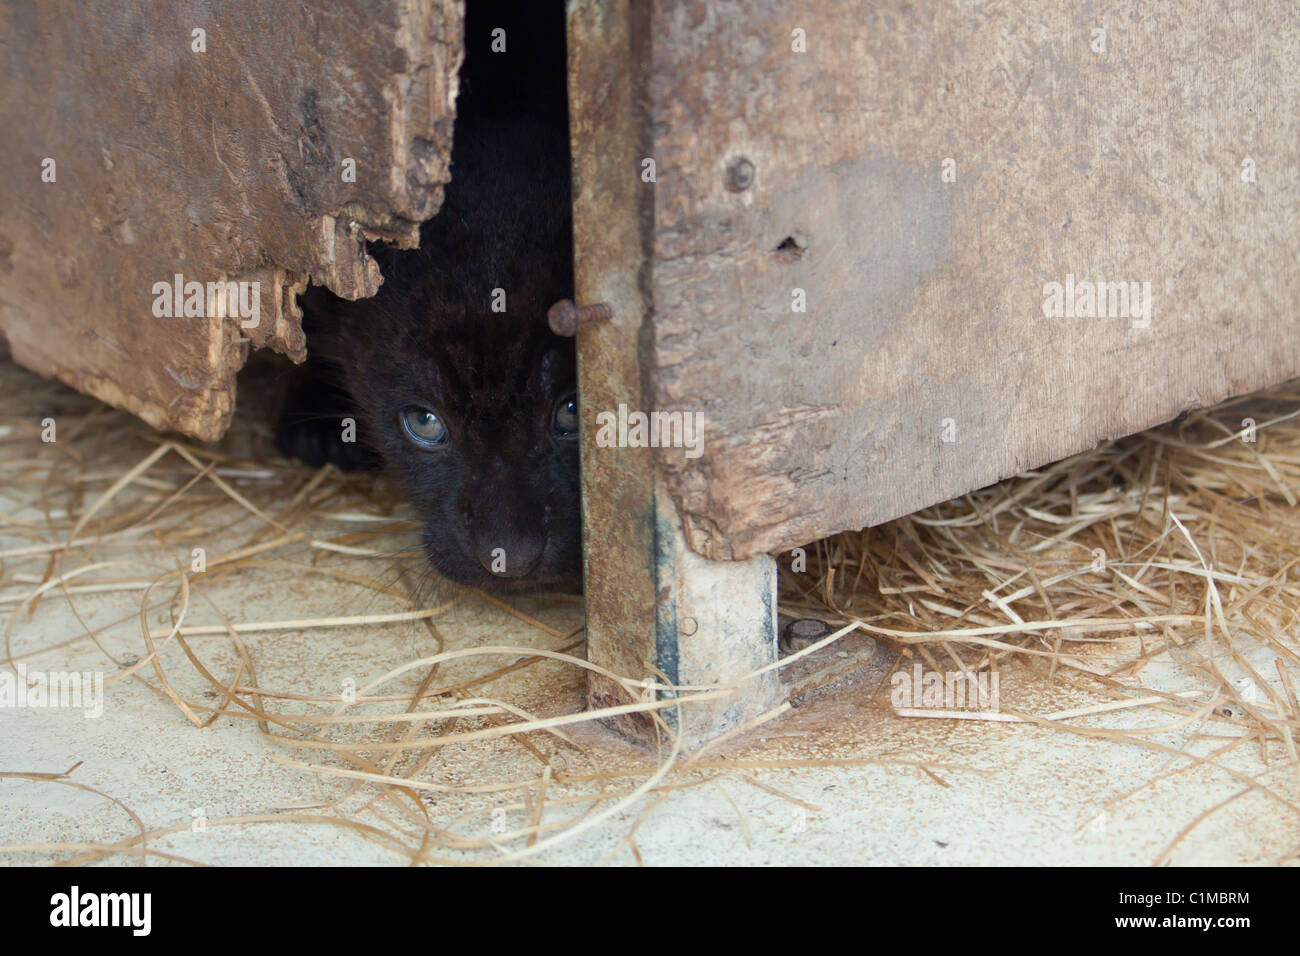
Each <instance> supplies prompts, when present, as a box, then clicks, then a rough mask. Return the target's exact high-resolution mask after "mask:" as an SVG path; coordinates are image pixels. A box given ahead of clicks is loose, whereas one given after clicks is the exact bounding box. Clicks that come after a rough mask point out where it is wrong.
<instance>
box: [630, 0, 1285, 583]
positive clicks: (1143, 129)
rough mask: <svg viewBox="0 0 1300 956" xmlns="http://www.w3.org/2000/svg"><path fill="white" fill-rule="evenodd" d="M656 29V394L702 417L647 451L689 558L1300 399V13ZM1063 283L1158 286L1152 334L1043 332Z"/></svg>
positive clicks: (815, 15) (994, 16)
mask: <svg viewBox="0 0 1300 956" xmlns="http://www.w3.org/2000/svg"><path fill="white" fill-rule="evenodd" d="M653 20H654V22H653V24H652V26H651V32H650V35H651V37H652V42H653V48H652V52H651V62H650V65H649V67H648V70H649V80H648V93H647V100H648V109H649V112H650V116H649V117H648V119H647V122H648V124H649V126H648V132H649V134H650V137H651V139H652V143H651V145H650V147H649V149H650V150H651V153H650V155H653V156H654V158H655V159H656V162H657V166H658V182H657V184H656V185H655V186H654V191H655V193H654V196H655V198H654V255H653V261H652V263H651V264H650V268H649V277H648V280H647V281H648V284H649V288H650V290H651V296H652V299H653V309H654V320H653V335H652V347H651V349H650V354H649V356H648V358H647V366H648V367H647V371H646V375H647V377H648V380H649V382H650V385H649V387H650V389H651V390H652V392H653V395H654V403H655V407H657V408H660V409H667V410H685V411H702V412H703V413H704V414H705V420H706V431H705V442H704V453H703V455H702V456H701V457H700V458H698V459H689V458H686V457H684V456H683V455H682V453H681V451H680V450H676V449H660V450H659V451H658V452H657V455H656V459H657V462H658V463H659V465H660V467H661V468H662V469H663V471H664V473H665V474H666V476H667V482H668V485H669V488H670V489H671V493H672V497H673V499H674V501H675V502H676V504H677V506H678V508H679V510H680V511H681V512H682V515H683V517H684V520H685V524H686V533H687V537H688V540H689V542H690V545H691V547H692V548H693V549H695V550H696V551H698V552H699V553H701V554H704V555H705V556H708V557H712V558H728V559H730V558H741V557H745V556H749V555H753V554H756V553H760V552H765V551H769V552H770V551H774V550H777V549H784V548H787V547H791V546H794V545H797V544H800V543H803V542H806V541H809V540H812V539H814V538H817V537H819V536H822V535H825V534H828V533H832V532H835V531H839V530H842V529H846V528H857V527H862V526H865V525H869V524H874V523H877V522H880V521H884V520H887V519H889V518H893V517H895V516H898V515H901V514H905V513H907V512H910V511H912V510H915V509H917V508H921V507H924V506H928V505H930V504H933V503H935V502H938V501H943V500H945V499H947V498H950V497H953V496H956V495H960V494H962V493H964V492H966V491H969V490H971V489H974V488H978V487H982V486H984V485H987V484H990V483H992V482H994V481H996V480H998V479H1000V478H1002V477H1005V476H1007V475H1012V474H1015V473H1017V472H1020V471H1022V470H1024V469H1026V468H1031V467H1034V466H1038V465H1041V464H1043V463H1046V462H1049V461H1054V460H1058V459H1061V458H1064V457H1066V456H1068V455H1070V454H1073V453H1076V452H1079V451H1082V450H1084V449H1087V448H1089V447H1092V446H1093V445H1095V444H1096V443H1098V442H1100V441H1102V440H1105V439H1107V438H1113V437H1118V436H1121V435H1124V434H1128V433H1131V432H1134V431H1137V430H1140V429H1142V428H1145V427H1148V426H1150V425H1153V424H1155V423H1158V422H1161V421H1165V420H1168V419H1170V418H1172V417H1174V416H1176V415H1177V414H1178V413H1179V412H1180V411H1182V410H1184V409H1186V408H1188V407H1192V406H1198V405H1207V404H1212V403H1214V402H1217V401H1219V400H1221V399H1223V398H1225V397H1227V396H1230V395H1233V394H1238V393H1242V392H1245V391H1249V390H1252V389H1255V388H1259V387H1263V386H1266V385H1269V384H1272V383H1275V382H1278V381H1281V380H1284V379H1286V378H1288V377H1291V376H1294V375H1296V374H1300V335H1297V333H1298V332H1300V320H1298V318H1297V312H1298V310H1300V271H1298V270H1297V266H1296V256H1297V252H1298V251H1300V8H1297V7H1296V5H1295V4H1294V3H1291V2H1252V3H1243V2H1228V3H1221V2H1209V0H1189V2H1187V3H1180V4H1150V3H1119V4H1111V5H1108V6H1105V7H1095V6H1094V7H1088V6H1084V7H1081V8H1077V9H1075V8H1072V7H1071V5H1069V4H1060V3H1056V2H1048V0H1025V2H1018V3H983V4H978V5H975V4H949V3H942V4H938V3H936V4H927V3H921V4H917V3H910V2H903V0H884V2H871V3H868V2H856V0H825V2H818V3H807V4H790V3H782V2H777V0H749V2H739V0H709V2H704V0H680V2H676V0H674V2H667V0H664V2H659V3H656V4H655V5H654V14H653ZM796 28H798V29H802V30H803V31H804V32H805V36H806V52H803V53H798V52H794V51H793V50H792V41H793V36H792V32H793V31H794V30H795V29H796ZM1095 28H1103V29H1104V30H1105V51H1104V52H1096V51H1094V49H1093V46H1094V45H1095V43H1096V36H1095V35H1094V34H1093V32H1092V31H1093V30H1094V29H1095ZM741 157H744V158H747V159H748V160H749V161H750V162H751V163H752V165H753V168H754V182H753V184H752V185H751V186H750V187H749V188H747V189H743V190H740V191H737V190H736V189H734V188H729V185H728V168H729V166H730V165H731V164H733V163H735V162H736V161H737V160H738V159H739V158H741ZM1248 158H1249V160H1250V161H1251V163H1253V167H1254V170H1255V181H1254V182H1249V181H1245V180H1244V179H1243V171H1244V167H1243V163H1244V162H1245V161H1246V160H1247V159H1248ZM946 159H951V160H952V161H953V168H954V170H955V174H956V178H955V181H954V182H945V181H943V178H942V173H943V169H944V161H945V160H946ZM789 237H792V238H793V240H794V244H795V246H796V247H797V248H792V247H791V246H790V245H789V244H787V246H786V248H785V249H784V250H781V251H779V252H778V251H777V250H778V247H780V246H781V245H782V243H783V242H784V241H785V240H786V239H787V238H789ZM1070 274H1072V275H1074V276H1075V277H1076V278H1077V279H1085V278H1086V279H1089V280H1096V279H1097V278H1098V277H1102V278H1104V279H1105V280H1107V281H1120V280H1122V281H1125V282H1149V283H1150V288H1151V292H1152V297H1153V303H1154V305H1153V311H1152V315H1151V322H1150V327H1149V328H1140V327H1134V325H1133V323H1132V321H1130V319H1127V318H1122V317H1107V318H1098V317H1093V318H1085V317H1080V318H1070V317H1052V318H1049V317H1047V316H1045V315H1044V311H1043V307H1044V300H1045V295H1044V287H1045V286H1046V285H1047V284H1048V283H1052V282H1059V283H1065V282H1066V279H1067V275H1070ZM795 288H801V289H803V290H804V291H805V293H806V296H807V311H806V313H799V312H794V311H792V290H793V289H795ZM945 420H951V422H950V424H949V425H948V428H949V429H950V431H949V432H948V434H947V435H946V436H945ZM945 437H949V438H953V439H955V440H953V441H950V442H949V441H945V440H944V438H945Z"/></svg>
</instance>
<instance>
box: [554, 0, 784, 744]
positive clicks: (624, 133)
mask: <svg viewBox="0 0 1300 956" xmlns="http://www.w3.org/2000/svg"><path fill="white" fill-rule="evenodd" d="M647 13H648V9H647V8H646V7H645V5H643V4H637V3H633V2H630V0H614V2H608V3H606V2H600V0H576V2H573V3H570V5H569V27H568V29H569V110H570V116H571V127H572V130H571V136H572V146H573V161H574V170H575V177H574V190H573V195H574V244H575V259H574V267H575V276H576V284H577V289H576V292H577V296H578V301H579V302H584V303H585V302H597V301H602V302H608V303H610V304H611V305H612V306H613V307H614V317H613V319H612V320H611V321H609V322H607V323H603V324H598V325H590V326H583V327H582V328H581V329H580V330H579V332H578V385H579V393H580V394H581V396H582V409H583V411H582V431H581V442H582V444H581V448H582V481H583V496H582V497H583V545H584V546H583V555H584V561H585V578H586V582H585V590H586V611H587V658H588V660H590V661H591V662H592V663H595V664H599V665H601V666H602V667H605V668H608V669H609V670H611V671H613V672H614V673H616V674H618V675H620V676H622V677H625V678H630V679H634V680H641V679H651V680H655V681H663V680H667V681H668V682H670V683H671V684H674V685H718V684H722V683H726V682H729V681H733V680H736V679H739V678H742V677H744V676H745V675H748V674H750V673H752V672H753V671H755V670H757V669H758V668H760V667H761V666H763V665H765V664H769V663H771V662H772V661H773V660H775V658H776V632H775V627H776V589H775V585H776V573H775V570H776V569H775V564H774V562H773V561H772V559H771V558H769V557H767V556H766V555H760V556H758V557H756V558H754V559H752V560H749V561H737V562H711V561H707V560H704V559H703V558H700V557H699V556H698V555H696V554H694V553H692V552H691V551H690V550H689V549H688V548H687V547H686V543H685V538H684V537H683V533H682V525H681V521H680V519H679V518H678V516H677V512H676V508H675V507H674V505H673V503H672V500H671V499H670V498H668V497H667V495H666V493H665V491H664V485H663V480H662V476H661V475H660V474H659V473H658V472H657V471H656V469H655V467H654V459H653V456H652V454H651V451H650V449H648V448H637V447H627V446H619V445H613V446H610V445H606V444H603V443H601V442H599V441H598V431H597V429H596V428H595V427H594V423H595V417H596V415H597V413H598V412H600V411H610V410H614V409H617V408H618V407H619V405H620V404H621V405H624V406H627V407H630V408H632V409H642V410H644V409H647V408H648V407H649V406H648V404H647V401H648V399H647V396H646V395H645V393H644V391H643V381H642V375H641V370H642V368H643V367H644V366H645V363H646V362H647V361H648V358H649V356H648V353H647V349H648V343H647V342H646V341H645V338H644V332H645V331H646V330H647V329H648V324H647V323H648V321H649V317H650V302H649V300H648V298H647V296H646V289H645V288H644V286H643V284H642V278H643V275H644V272H645V269H646V266H647V263H648V260H649V256H650V254H651V247H650V239H651V234H650V218H649V216H650V212H651V205H650V204H651V202H652V200H653V192H652V190H651V189H650V188H647V187H646V186H645V185H644V184H643V183H642V182H641V180H640V178H639V177H638V175H637V170H638V168H639V163H640V160H641V158H642V157H644V156H645V155H647V154H646V153H645V146H646V141H645V138H644V135H645V132H646V125H645V114H644V109H643V106H642V103H643V98H644V89H643V88H642V86H641V84H642V83H643V81H644V76H645V71H644V65H645V59H646V56H647V55H648V50H649V47H648V32H647V28H648V26H649V17H648V15H647ZM776 691H777V681H776V675H775V672H768V673H767V674H766V675H765V676H763V677H762V678H760V679H756V680H752V681H748V682H746V683H744V684H743V686H742V687H740V689H739V691H738V692H737V693H736V694H734V695H733V696H731V697H727V698H719V699H715V700H714V701H712V702H708V703H705V702H697V703H693V704H691V705H690V706H689V707H688V708H684V710H683V713H682V719H681V720H680V721H678V720H677V715H676V713H675V711H674V710H667V711H664V712H663V716H664V718H665V720H666V721H667V722H668V723H669V725H670V726H673V727H674V729H675V732H677V733H678V734H680V735H681V737H682V738H683V739H684V741H685V742H686V744H687V745H694V744H696V743H698V742H699V741H701V740H704V739H705V738H708V737H711V736H714V735H716V734H719V733H722V732H725V731H726V730H728V729H730V728H732V727H735V726H738V725H739V724H741V723H743V722H744V721H745V720H746V719H748V718H751V717H753V716H756V715H757V714H759V713H761V712H762V711H763V710H764V709H766V708H767V707H769V706H771V704H772V703H773V701H774V699H775V694H776ZM588 698H589V701H590V703H591V705H592V706H594V707H607V706H614V705H618V704H627V703H634V702H636V701H637V700H638V697H637V695H636V694H630V693H629V692H628V691H627V690H626V689H625V688H624V687H622V686H621V685H620V684H618V683H617V682H615V681H612V680H609V679H607V678H604V677H601V676H599V675H593V676H592V677H591V678H590V681H589V684H588ZM611 723H613V725H614V726H615V727H616V728H617V729H618V730H619V731H620V732H622V733H623V734H624V735H626V736H628V737H629V738H631V739H634V740H638V741H641V742H644V743H653V742H655V741H656V739H658V734H657V733H656V728H655V725H654V724H653V722H652V721H651V720H650V718H649V717H648V716H647V715H646V714H644V713H633V714H627V715H624V716H622V717H619V718H615V719H613V720H612V721H611Z"/></svg>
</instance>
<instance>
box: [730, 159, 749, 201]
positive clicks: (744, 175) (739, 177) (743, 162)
mask: <svg viewBox="0 0 1300 956" xmlns="http://www.w3.org/2000/svg"><path fill="white" fill-rule="evenodd" d="M752 185H754V164H753V163H751V162H750V161H749V160H748V159H746V158H745V157H743V156H742V157H741V158H740V159H738V160H736V161H735V162H734V163H732V164H731V165H730V166H728V167H727V188H728V189H730V190H731V191H732V192H742V191H743V190H746V189H748V188H749V187H750V186H752Z"/></svg>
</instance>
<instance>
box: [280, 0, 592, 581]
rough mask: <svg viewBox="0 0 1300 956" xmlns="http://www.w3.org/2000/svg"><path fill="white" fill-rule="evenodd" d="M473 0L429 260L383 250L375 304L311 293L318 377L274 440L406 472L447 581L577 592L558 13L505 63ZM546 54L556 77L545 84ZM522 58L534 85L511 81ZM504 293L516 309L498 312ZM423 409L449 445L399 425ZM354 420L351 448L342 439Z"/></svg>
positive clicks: (323, 456)
mask: <svg viewBox="0 0 1300 956" xmlns="http://www.w3.org/2000/svg"><path fill="white" fill-rule="evenodd" d="M474 8H475V4H470V10H471V20H470V23H469V24H468V26H467V48H468V52H467V63H466V69H465V72H464V74H463V80H462V83H463V87H462V93H461V96H460V99H459V100H458V104H457V107H458V116H457V121H456V127H455V133H454V145H453V150H452V179H451V183H450V184H449V185H448V186H447V188H446V195H445V200H444V203H443V206H442V209H441V210H440V211H439V213H438V215H437V216H436V217H434V218H433V219H432V220H430V221H429V222H427V223H425V224H424V226H423V228H422V229H421V233H420V248H419V250H418V251H410V252H403V251H394V250H391V249H373V250H372V252H373V253H374V254H375V256H376V258H377V259H378V260H379V263H380V267H381V269H382V271H383V275H384V284H383V286H382V287H381V289H380V291H379V294H378V295H376V296H375V297H374V298H371V299H364V300H359V301H357V302H347V301H344V300H342V299H339V298H337V297H335V296H333V295H330V294H329V293H327V292H325V291H324V290H322V289H312V290H311V292H310V293H309V294H308V295H307V296H306V297H304V312H305V313H306V315H307V320H306V323H305V325H306V328H307V335H308V351H309V353H310V355H311V358H310V360H309V371H308V378H307V380H306V381H305V382H304V383H303V384H302V385H301V386H300V387H299V388H297V389H296V390H295V391H294V392H292V393H291V394H290V396H289V400H288V403H287V405H286V409H285V412H284V415H283V416H282V418H281V421H280V424H279V427H278V428H277V442H278V444H279V445H280V448H281V450H282V451H284V452H285V453H286V454H289V455H293V456H296V457H299V458H302V459H303V460H304V461H306V462H307V463H308V464H312V465H319V464H323V463H324V462H325V461H332V462H335V463H336V464H338V465H340V466H341V467H344V468H349V469H357V468H379V467H382V468H385V469H387V470H388V471H390V472H391V473H393V474H394V475H395V476H396V477H397V478H398V479H399V480H400V482H401V483H402V485H403V487H404V488H405V489H406V492H407V494H408V496H409V497H410V500H411V502H412V503H413V504H414V506H415V508H416V510H417V511H418V512H419V515H420V518H421V520H422V522H423V532H422V535H423V547H424V551H425V553H426V555H427V556H428V559H429V561H430V563H431V564H432V565H433V566H434V567H435V568H436V569H437V570H438V571H439V572H441V573H442V574H443V575H444V576H445V577H448V578H450V579H452V580H454V581H458V582H461V583H463V584H469V585H474V586H480V587H485V588H491V589H494V590H498V591H500V590H505V591H528V590H538V589H562V590H570V591H577V590H579V589H580V588H581V570H580V562H581V531H580V518H579V507H580V498H579V485H578V451H577V443H576V433H573V432H571V431H569V430H568V429H566V428H564V427H562V426H563V425H564V424H572V422H573V411H574V406H573V405H569V404H568V402H569V400H570V399H572V398H573V396H574V389H575V385H576V368H575V356H574V349H573V340H572V339H564V338H560V337H558V336H555V335H553V334H552V333H551V332H550V330H549V328H548V327H547V323H546V310H547V309H548V308H549V306H550V305H551V304H552V303H554V302H555V301H556V300H557V299H561V298H566V297H569V296H571V295H572V292H573V274H572V270H573V266H572V226H571V219H570V215H571V213H570V203H569V193H570V190H569V182H570V171H569V151H568V132H567V117H566V116H565V114H564V108H563V104H564V89H563V82H564V80H563V77H564V74H563V34H562V20H561V21H560V30H558V31H557V30H554V29H534V30H532V31H531V34H530V33H529V31H527V30H524V29H513V30H512V29H510V28H507V31H508V32H507V38H508V42H513V43H515V44H516V46H523V47H524V54H523V55H521V56H518V57H511V56H510V54H506V55H505V56H503V57H501V59H500V60H499V62H494V61H493V60H492V59H489V58H490V57H491V54H490V53H487V52H481V51H480V49H479V46H478V45H481V46H482V47H486V46H487V44H488V43H489V42H490V36H489V34H490V31H491V29H492V26H493V24H492V22H491V20H490V19H488V18H485V17H483V16H480V17H479V18H478V19H477V20H475V18H474V16H473V13H474ZM480 9H481V8H480ZM529 43H531V47H529V46H525V45H526V44H529ZM548 43H549V44H550V45H551V46H552V47H554V49H545V48H543V44H548ZM529 56H531V58H532V59H531V61H529V62H530V63H531V65H528V66H520V65H519V64H523V63H525V60H526V59H527V57H529ZM476 57H477V61H476V60H475V58H476ZM476 62H477V66H476ZM538 62H543V63H546V62H549V63H550V64H551V66H552V69H550V70H549V71H542V74H539V73H538V66H537V63H538ZM512 66H513V67H514V68H516V69H519V70H520V71H522V72H523V73H524V75H515V76H514V77H513V78H511V77H508V76H507V77H505V78H504V79H503V74H502V71H507V70H509V69H510V68H512ZM557 66H558V69H555V67H557ZM530 70H531V71H532V73H533V79H532V80H530V79H529V76H528V75H527V73H528V72H529V71H530ZM543 74H544V75H543ZM548 77H549V81H550V83H551V88H550V89H549V90H547V89H544V87H545V86H546V80H547V78H548ZM557 79H558V84H559V85H558V89H556V88H555V84H556V81H557ZM507 81H508V82H507ZM521 84H522V90H521V88H520V85H521ZM494 289H501V290H504V293H505V304H506V311H505V312H504V313H500V312H494V311H493V310H492V302H493V290H494ZM575 400H576V399H575ZM413 408H414V409H426V410H427V411H428V412H429V413H432V414H433V415H436V422H437V423H436V424H435V425H434V426H432V427H433V428H434V429H438V428H441V429H445V434H444V436H443V437H442V438H441V439H440V440H439V441H438V442H437V443H436V444H422V443H421V440H420V439H419V438H417V437H416V436H415V435H414V434H413V433H412V431H411V430H410V429H409V428H408V427H407V425H404V423H403V416H404V413H405V412H407V411H408V410H410V409H413ZM423 414H424V413H423V412H420V413H417V419H418V420H420V421H424V420H425V418H421V417H420V416H422V415H423ZM349 415H350V416H352V417H354V418H355V419H356V422H357V441H356V442H355V443H346V442H344V441H343V440H342V436H343V430H342V427H341V424H340V419H341V418H343V417H346V416H349ZM426 418H427V416H426ZM429 421H433V420H432V419H429ZM421 434H423V433H421ZM498 549H499V550H498Z"/></svg>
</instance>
